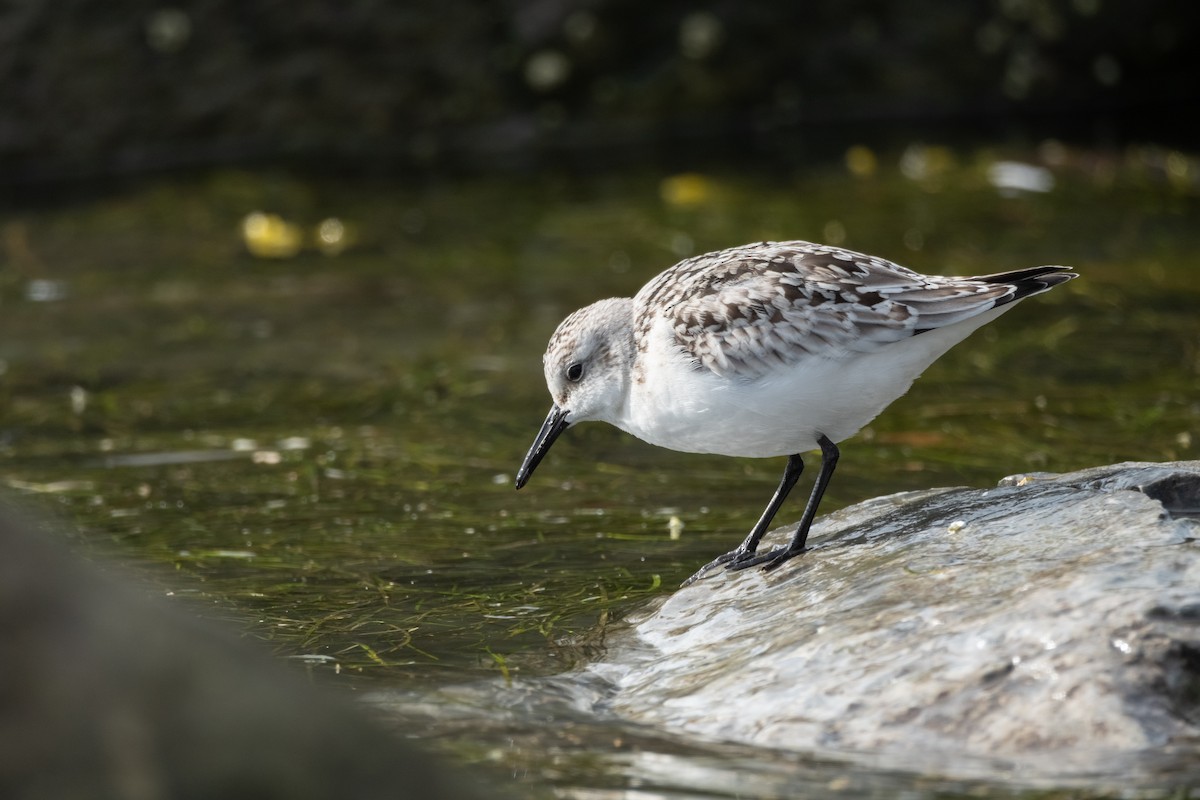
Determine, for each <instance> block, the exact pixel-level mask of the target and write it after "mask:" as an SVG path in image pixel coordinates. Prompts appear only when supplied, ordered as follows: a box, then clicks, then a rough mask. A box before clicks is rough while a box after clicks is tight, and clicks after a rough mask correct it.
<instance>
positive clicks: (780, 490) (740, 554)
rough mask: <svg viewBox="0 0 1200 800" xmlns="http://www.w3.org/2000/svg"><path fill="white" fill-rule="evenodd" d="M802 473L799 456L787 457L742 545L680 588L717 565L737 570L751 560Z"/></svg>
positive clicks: (712, 562) (706, 565)
mask: <svg viewBox="0 0 1200 800" xmlns="http://www.w3.org/2000/svg"><path fill="white" fill-rule="evenodd" d="M802 472H804V461H803V459H801V458H800V456H799V454H797V455H791V456H788V460H787V466H786V467H784V470H783V478H782V479H781V480H780V481H779V486H778V487H777V488H776V489H775V494H774V495H773V496H772V497H771V502H769V503H767V507H766V508H765V509H764V510H763V513H762V516H761V517H759V518H758V523H757V524H755V526H754V528H753V529H751V531H750V533H749V534H747V536H746V538H745V539H744V540H743V541H742V543H741V544H739V545H738V546H737V547H735V548H734V549H732V550H730V551H729V552H728V553H725V554H723V555H719V556H717V557H716V558H714V559H713V560H712V561H710V562H708V563H707V564H705V565H704V566H703V567H701V568H700V569H698V570H696V572H695V573H694V574H693V575H692V577H690V578H688V579H687V580H686V581H684V582H683V583H682V584H680V588H682V587H684V586H687V585H688V584H691V583H694V582H695V581H696V580H697V579H698V578H699V577H700V576H701V575H703V574H704V573H705V572H708V571H709V570H710V569H712V568H713V567H715V566H717V565H718V564H724V563H726V562H728V563H729V566H730V568H731V569H737V568H738V567H737V565H739V564H741V563H742V561H744V560H746V559H749V558H753V557H754V552H755V550H757V549H758V543H759V542H760V541H761V540H762V537H763V536H765V535H766V533H767V531H768V530H769V529H770V527H771V520H773V519H774V518H775V514H776V512H778V511H779V507H780V506H782V505H783V501H784V500H785V499H787V496H788V492H790V491H792V487H793V486H795V485H796V481H798V480H800V473H802ZM756 563H757V562H756Z"/></svg>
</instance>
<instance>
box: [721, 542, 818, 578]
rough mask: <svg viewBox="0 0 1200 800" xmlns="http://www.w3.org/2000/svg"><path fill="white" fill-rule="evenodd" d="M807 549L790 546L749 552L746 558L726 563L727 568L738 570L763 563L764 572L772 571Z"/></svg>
mask: <svg viewBox="0 0 1200 800" xmlns="http://www.w3.org/2000/svg"><path fill="white" fill-rule="evenodd" d="M807 549H808V548H806V547H801V548H799V549H798V550H793V549H792V548H790V547H776V548H775V549H774V550H768V551H767V552H765V553H760V554H759V555H754V554H752V553H751V554H747V555H746V556H745V557H744V558H738V559H732V560H730V563H728V564H726V565H725V569H728V570H734V571H736V570H740V569H749V568H750V567H757V566H760V565H761V566H762V571H763V572H771V571H773V570H776V569H778V568H779V566H780V565H781V564H783V563H784V562H785V561H788V560H790V559H793V558H795V557H796V556H798V555H800V554H801V553H803V552H805V551H806V550H807Z"/></svg>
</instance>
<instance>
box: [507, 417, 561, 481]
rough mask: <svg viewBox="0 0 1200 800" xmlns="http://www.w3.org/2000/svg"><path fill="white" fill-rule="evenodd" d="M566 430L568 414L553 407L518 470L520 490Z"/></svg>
mask: <svg viewBox="0 0 1200 800" xmlns="http://www.w3.org/2000/svg"><path fill="white" fill-rule="evenodd" d="M566 429H567V412H566V411H564V410H562V409H561V408H559V407H558V406H551V407H550V413H549V414H547V415H546V421H545V422H543V423H542V429H541V430H540V431H538V435H537V438H536V439H534V440H533V446H532V447H530V448H529V452H528V453H526V454H525V461H524V463H522V464H521V468H520V469H519V470H517V488H518V489H520V488H521V487H522V486H524V485H525V483H526V481H528V480H529V476H530V475H532V474H533V471H534V470H535V469H537V465H538V464H540V463H542V459H543V458H545V457H546V453H547V451H549V450H550V445H552V444H554V440H555V439H557V438H558V435H559V434H560V433H562V432H563V431H565V430H566Z"/></svg>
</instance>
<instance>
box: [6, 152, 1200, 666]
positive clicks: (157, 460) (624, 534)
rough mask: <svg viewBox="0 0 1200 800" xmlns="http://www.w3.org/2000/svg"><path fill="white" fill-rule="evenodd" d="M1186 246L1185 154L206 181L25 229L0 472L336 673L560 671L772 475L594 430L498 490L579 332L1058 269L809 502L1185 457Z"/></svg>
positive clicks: (156, 185)
mask: <svg viewBox="0 0 1200 800" xmlns="http://www.w3.org/2000/svg"><path fill="white" fill-rule="evenodd" d="M255 214H258V215H260V216H257V217H255V216H253V215H255ZM270 215H274V216H270ZM1197 220H1200V162H1198V161H1197V160H1196V159H1195V158H1194V157H1191V156H1189V155H1187V154H1184V153H1179V152H1173V151H1166V150H1160V149H1155V148H1141V149H1136V148H1135V149H1131V150H1128V151H1125V152H1120V153H1117V152H1079V151H1074V150H1071V149H1069V148H1067V147H1065V146H1062V145H1059V144H1054V143H1051V144H1047V145H1044V146H1042V147H1041V148H1039V149H1038V150H1037V151H1036V152H1033V153H1022V154H1018V155H1017V157H1015V158H1014V157H1013V156H1012V154H999V153H995V152H990V151H965V150H955V149H952V148H946V147H931V146H921V145H913V146H910V147H909V148H907V149H905V150H903V151H899V152H875V151H872V150H869V149H867V148H866V147H858V148H851V149H850V150H849V151H848V152H847V155H846V160H845V163H844V164H843V163H838V164H833V165H827V166H823V167H810V168H805V169H803V170H798V171H795V172H791V173H788V174H778V173H768V172H766V171H762V172H745V171H740V172H738V173H736V174H735V173H733V172H726V171H720V170H718V171H714V172H710V173H704V174H681V175H659V174H647V173H629V174H621V175H613V174H609V175H604V176H596V177H591V178H578V177H569V176H564V175H560V176H552V177H539V178H538V179H536V180H530V181H526V182H522V183H520V184H514V183H512V182H504V181H490V180H471V181H467V180H464V181H462V182H460V183H456V184H447V183H429V184H422V183H420V182H416V183H414V184H412V185H394V184H377V183H371V182H363V183H358V184H355V185H347V184H344V183H331V182H325V181H320V180H306V179H300V178H295V177H291V176H288V175H285V174H280V173H270V174H247V173H238V172H220V173H213V174H208V175H201V176H194V177H191V178H187V179H175V180H171V181H163V182H153V183H145V184H139V185H136V186H131V187H120V188H113V189H111V190H110V191H108V192H106V193H102V194H98V195H95V196H91V197H85V198H79V199H76V200H73V201H63V202H60V203H57V204H55V205H53V206H49V207H44V208H41V209H20V210H12V209H10V210H8V211H7V212H5V213H4V214H3V216H2V217H0V255H2V258H3V264H4V269H3V270H2V271H0V307H2V308H3V314H2V315H0V408H2V409H3V412H2V415H0V455H2V456H3V462H2V463H0V482H2V483H3V484H4V485H5V486H7V487H8V491H9V493H10V494H20V495H25V496H27V499H28V502H31V503H33V504H34V505H36V506H37V507H38V508H40V509H41V510H42V511H43V512H44V511H47V510H52V512H53V516H54V517H56V518H57V520H58V522H60V523H62V527H63V528H65V529H68V530H70V531H72V533H71V534H70V535H71V536H72V537H74V538H75V540H76V542H77V544H78V545H79V548H80V549H81V550H83V551H85V552H87V553H89V554H90V555H91V556H92V557H97V558H98V557H109V558H116V559H117V560H118V561H120V562H122V563H123V564H125V565H126V566H127V567H129V568H131V569H133V570H134V571H135V572H136V573H137V574H138V575H139V576H141V578H143V579H144V580H146V581H147V582H148V583H149V584H151V585H153V586H155V587H157V589H158V590H160V591H163V592H165V593H169V594H171V595H173V596H175V597H177V598H180V600H181V602H184V603H187V604H188V607H190V608H193V609H195V610H196V611H197V613H200V614H202V615H204V616H208V617H216V618H228V619H231V620H233V621H234V623H235V624H236V625H237V626H239V627H240V628H241V629H242V630H244V631H245V632H246V633H247V634H248V635H251V636H253V637H256V638H259V639H262V640H265V641H266V642H268V643H269V644H270V646H272V647H273V648H274V649H275V650H276V651H277V652H278V653H280V654H281V655H284V656H287V657H290V658H294V659H296V660H298V661H300V662H302V663H303V664H305V665H306V666H307V668H309V669H311V670H313V671H314V672H315V673H316V674H319V675H321V676H322V677H323V678H324V679H327V680H332V681H340V680H344V679H345V677H346V676H348V675H349V676H353V677H355V678H356V679H359V680H361V679H363V678H373V679H376V682H377V683H378V682H403V683H404V684H405V685H417V684H425V683H426V682H437V683H445V682H450V681H464V680H467V679H469V678H471V677H476V676H479V675H502V676H503V679H504V680H506V681H511V680H517V679H519V678H520V677H521V676H522V675H529V674H546V673H551V672H556V671H559V670H561V669H563V668H564V667H565V666H567V665H569V664H571V663H574V662H575V661H577V660H578V659H580V658H586V657H587V656H588V655H589V654H590V653H592V652H594V650H593V648H596V647H600V646H602V644H603V634H604V628H605V625H606V624H608V622H610V621H611V620H613V619H615V618H617V617H619V616H620V615H622V614H623V613H626V612H627V611H628V610H630V609H631V608H634V607H636V606H637V605H638V604H639V603H640V602H641V601H643V600H645V599H647V598H650V597H652V596H655V595H657V594H660V593H663V592H668V591H671V590H672V589H673V588H674V587H675V586H677V585H678V583H679V581H680V580H682V579H683V578H684V577H686V576H687V575H688V574H690V573H691V572H692V571H693V570H694V569H695V568H696V567H697V566H698V565H699V564H701V563H703V562H704V561H706V560H707V559H708V558H709V557H710V556H711V554H712V553H714V552H719V551H721V550H722V549H727V548H728V547H729V546H732V545H733V544H734V543H736V542H737V541H738V540H739V539H740V538H741V536H742V535H743V533H744V532H745V530H746V528H747V527H748V526H749V525H750V524H751V523H752V522H753V516H754V515H755V514H756V513H757V511H758V509H759V507H760V505H761V501H762V498H763V496H764V494H765V493H767V492H768V491H769V490H770V488H771V487H772V486H773V485H774V483H775V480H776V477H777V476H776V473H777V471H778V469H779V464H778V463H776V461H774V460H766V461H754V460H739V459H727V458H720V457H703V456H693V455H684V454H677V453H671V452H667V451H663V450H659V449H655V448H652V447H649V446H647V445H644V444H641V443H638V442H635V441H633V440H631V439H629V438H628V437H626V436H624V435H623V434H620V433H618V432H617V431H615V430H612V429H610V428H607V427H604V426H600V425H594V426H582V427H580V428H577V429H573V430H572V431H571V432H570V433H568V434H567V435H566V436H564V438H563V441H562V442H561V443H560V445H559V446H558V447H557V448H556V449H555V451H554V453H553V455H552V456H550V457H549V458H548V460H547V462H546V463H545V464H544V465H543V466H542V467H541V469H540V470H539V472H538V474H537V476H536V478H535V480H534V481H532V482H531V484H530V486H529V487H528V488H527V489H526V491H524V492H522V493H521V494H519V495H518V494H515V493H514V492H513V488H512V476H513V472H514V471H515V469H516V467H517V465H518V464H519V462H520V458H521V456H522V455H523V453H524V451H525V448H526V447H527V446H528V444H529V441H531V439H532V437H533V434H534V433H535V431H536V428H537V425H538V424H539V422H540V420H541V419H542V416H543V415H544V413H545V407H546V404H547V402H548V398H547V397H546V394H545V388H544V386H543V382H542V376H541V364H540V355H541V352H542V349H543V347H544V344H545V340H546V337H547V336H548V335H549V333H550V332H551V330H552V329H553V328H554V326H555V324H556V323H557V321H558V320H559V319H561V317H562V316H563V315H564V314H565V313H567V312H568V311H570V310H572V309H574V308H576V307H578V306H581V305H583V304H586V303H588V302H590V301H592V300H595V299H597V298H599V297H603V296H612V295H628V294H630V293H632V292H633V291H635V290H636V289H637V288H638V287H639V286H641V285H642V283H644V282H645V280H646V279H648V278H649V277H651V276H652V275H653V274H655V273H657V272H658V271H659V270H661V269H663V268H665V267H666V266H668V265H669V264H671V263H672V262H673V261H675V260H677V259H678V258H680V257H683V256H687V255H689V254H693V253H697V252H701V251H704V250H708V249H715V248H719V247H725V246H729V245H733V244H739V243H743V242H747V241H753V240H760V239H784V238H806V239H813V240H821V241H829V242H831V243H836V244H842V245H845V246H848V247H852V248H855V249H860V250H865V251H868V252H873V253H877V254H879V255H882V256H885V257H887V258H891V259H893V260H895V261H898V262H900V263H904V264H907V265H910V266H912V267H914V268H917V269H920V270H923V271H928V272H943V273H959V274H975V273H986V272H996V271H1001V270H1006V269H1012V268H1016V267H1021V266H1027V265H1034V264H1040V263H1062V264H1068V265H1071V266H1073V267H1075V268H1076V269H1077V270H1078V271H1079V272H1080V274H1081V276H1082V277H1081V278H1080V280H1078V281H1074V282H1072V284H1071V285H1070V286H1069V287H1067V289H1066V290H1065V291H1061V292H1056V293H1054V294H1053V295H1048V296H1045V297H1039V298H1037V300H1036V301H1035V302H1029V303H1025V304H1023V305H1022V307H1021V308H1020V309H1018V310H1016V311H1014V312H1013V313H1012V314H1009V315H1006V316H1005V317H1004V318H1003V319H1001V320H999V321H998V322H997V323H995V324H993V325H991V326H989V327H988V329H986V330H984V331H981V332H980V333H979V334H977V335H975V336H974V337H972V338H971V339H970V340H968V341H967V342H965V343H964V344H963V345H961V346H959V347H958V348H957V349H956V350H954V351H952V352H951V353H950V354H949V355H948V356H947V357H945V358H943V359H942V361H941V362H939V363H938V364H936V365H935V366H934V367H933V368H932V369H930V370H929V372H928V373H927V375H926V376H925V377H924V378H922V379H921V380H920V381H918V382H917V384H916V386H915V387H914V388H913V390H912V391H911V392H910V393H909V395H908V396H906V397H905V398H903V399H902V400H900V401H898V402H897V403H896V404H895V405H894V406H893V407H892V408H891V409H889V410H888V411H886V412H885V413H884V414H883V415H882V416H881V417H880V418H879V419H878V420H876V421H875V422H874V423H872V424H871V425H870V427H869V428H868V429H867V430H865V431H863V432H862V433H861V434H860V435H859V436H858V437H856V438H854V439H852V440H850V441H848V442H847V443H846V444H845V446H844V452H845V454H846V456H847V457H846V459H845V460H844V462H843V464H842V468H841V470H840V471H839V480H838V482H837V483H836V484H835V485H834V487H833V489H832V491H831V493H830V495H829V496H828V498H827V506H826V509H825V510H832V509H834V508H836V507H838V506H840V505H845V504H847V503H850V502H855V501H858V500H861V499H864V498H866V497H870V496H873V495H877V494H884V493H889V492H896V491H902V490H908V489H917V488H926V487H932V486H939V485H954V484H970V485H977V486H986V485H989V484H992V483H994V482H995V481H996V480H998V479H999V478H1001V477H1003V476H1004V475H1006V474H1010V473H1015V472H1021V471H1030V470H1047V471H1065V470H1071V469H1076V468H1081V467H1085V466H1090V465H1096V464H1102V463H1107V462H1113V461H1120V460H1162V459H1176V458H1192V457H1195V456H1196V453H1197V449H1196V448H1197V446H1198V445H1197V444H1196V439H1197V437H1200V404H1198V401H1197V397H1196V393H1195V387H1196V386H1197V385H1198V383H1200V327H1198V326H1197V322H1196V315H1195V309H1196V307H1197V306H1198V305H1200V273H1198V272H1197V271H1196V270H1195V269H1194V268H1193V264H1192V263H1191V261H1192V259H1193V255H1194V253H1195V252H1197V250H1198V249H1200V226H1198V225H1197V224H1196V223H1197ZM803 494H804V490H801V491H800V492H799V494H798V495H797V496H798V497H802V496H803ZM798 503H799V501H797V505H795V506H789V507H787V508H785V510H784V512H783V515H782V516H781V518H780V519H781V520H786V519H788V518H794V517H795V516H796V515H798V513H799V511H800V506H799V505H798Z"/></svg>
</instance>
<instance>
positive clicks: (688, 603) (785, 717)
mask: <svg viewBox="0 0 1200 800" xmlns="http://www.w3.org/2000/svg"><path fill="white" fill-rule="evenodd" d="M1198 506H1200V462H1197V461H1192V462H1181V463H1173V464H1120V465H1115V466H1111V467H1103V468H1098V469H1092V470H1086V471H1083V472H1077V473H1072V474H1068V475H1057V476H1048V475H1026V476H1014V477H1012V478H1007V479H1005V480H1004V481H1003V482H1002V484H1001V485H1000V486H999V487H998V488H994V489H989V490H977V489H963V488H958V489H938V490H932V491H925V492H915V493H905V494H898V495H893V496H889V497H882V498H877V499H874V500H870V501H867V502H864V503H860V504H858V505H855V506H852V507H849V508H846V509H843V510H841V511H839V512H837V513H834V514H830V515H828V516H826V517H824V518H823V519H821V520H820V521H819V522H818V523H817V524H816V525H815V526H814V528H813V535H812V536H811V537H810V539H809V542H810V548H811V552H808V553H806V554H805V555H804V556H803V557H801V558H798V559H795V560H793V561H792V562H789V563H788V564H786V565H784V566H783V567H782V568H781V569H779V570H777V571H775V572H772V573H766V574H764V573H762V572H760V571H758V570H746V571H743V572H737V573H731V572H724V571H717V572H713V573H712V574H711V575H709V576H706V577H705V578H704V579H702V580H701V581H699V582H697V583H696V584H693V585H692V586H689V587H687V588H686V589H682V590H680V591H678V592H676V593H675V594H674V595H672V596H670V597H669V598H667V599H666V600H665V602H663V603H662V604H661V605H659V606H656V607H653V608H650V609H647V610H646V611H644V612H643V613H642V614H641V615H639V617H638V618H637V619H635V620H633V621H632V625H631V627H629V628H628V629H626V630H625V631H623V632H620V633H615V634H613V635H612V636H610V639H609V650H608V654H607V655H606V657H605V660H604V662H602V663H598V664H594V665H592V666H591V667H590V668H589V670H590V673H591V674H592V675H594V676H600V677H602V678H603V679H605V680H607V681H608V682H610V683H611V684H612V685H613V686H614V687H615V690H614V694H613V695H612V696H611V698H610V700H609V704H610V707H611V709H612V710H613V711H614V712H615V713H616V714H618V715H620V716H622V717H624V718H626V719H629V720H633V721H636V722H640V723H648V724H651V725H653V726H656V727H662V728H667V729H670V730H672V731H676V732H682V733H687V734H691V735H694V736H697V737H701V738H705V739H708V738H716V739H721V740H732V741H739V742H745V743H750V744H755V745H762V746H769V747H772V748H781V749H791V750H802V751H806V752H821V751H830V750H833V751H837V752H841V753H846V752H854V753H859V754H865V753H870V754H873V755H874V756H875V757H878V758H882V759H884V762H886V763H891V764H899V765H903V766H909V767H912V768H916V769H937V770H940V771H942V772H943V773H949V774H953V773H955V771H956V770H957V771H963V770H967V771H970V770H969V769H968V768H967V767H966V766H965V765H967V764H980V763H987V764H990V765H991V768H992V769H993V770H994V768H995V766H996V764H997V763H998V762H999V763H1002V764H1006V765H1008V766H1009V767H1010V768H1019V769H1020V770H1021V774H1022V775H1026V776H1028V775H1054V776H1063V775H1087V774H1097V773H1103V774H1107V775H1112V774H1115V773H1120V772H1121V771H1122V770H1125V769H1136V768H1138V767H1141V768H1143V769H1146V768H1148V767H1147V765H1148V764H1150V763H1151V762H1155V761H1156V760H1158V759H1161V758H1163V757H1164V756H1165V755H1166V756H1170V755H1172V754H1173V755H1177V756H1179V757H1181V758H1183V759H1184V762H1185V763H1187V764H1190V765H1192V766H1196V765H1200V520H1198V519H1195V518H1190V517H1188V516H1187V514H1189V513H1193V512H1194V511H1195V509H1196V508H1197V507H1198ZM789 534H790V531H789V530H786V529H780V530H779V531H776V532H775V534H773V536H772V537H771V538H772V541H768V542H767V543H766V546H771V545H773V544H777V543H780V542H782V541H783V540H784V538H785V537H786V536H787V535H789ZM875 763H881V762H879V761H876V762H875ZM985 771H986V770H985Z"/></svg>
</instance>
